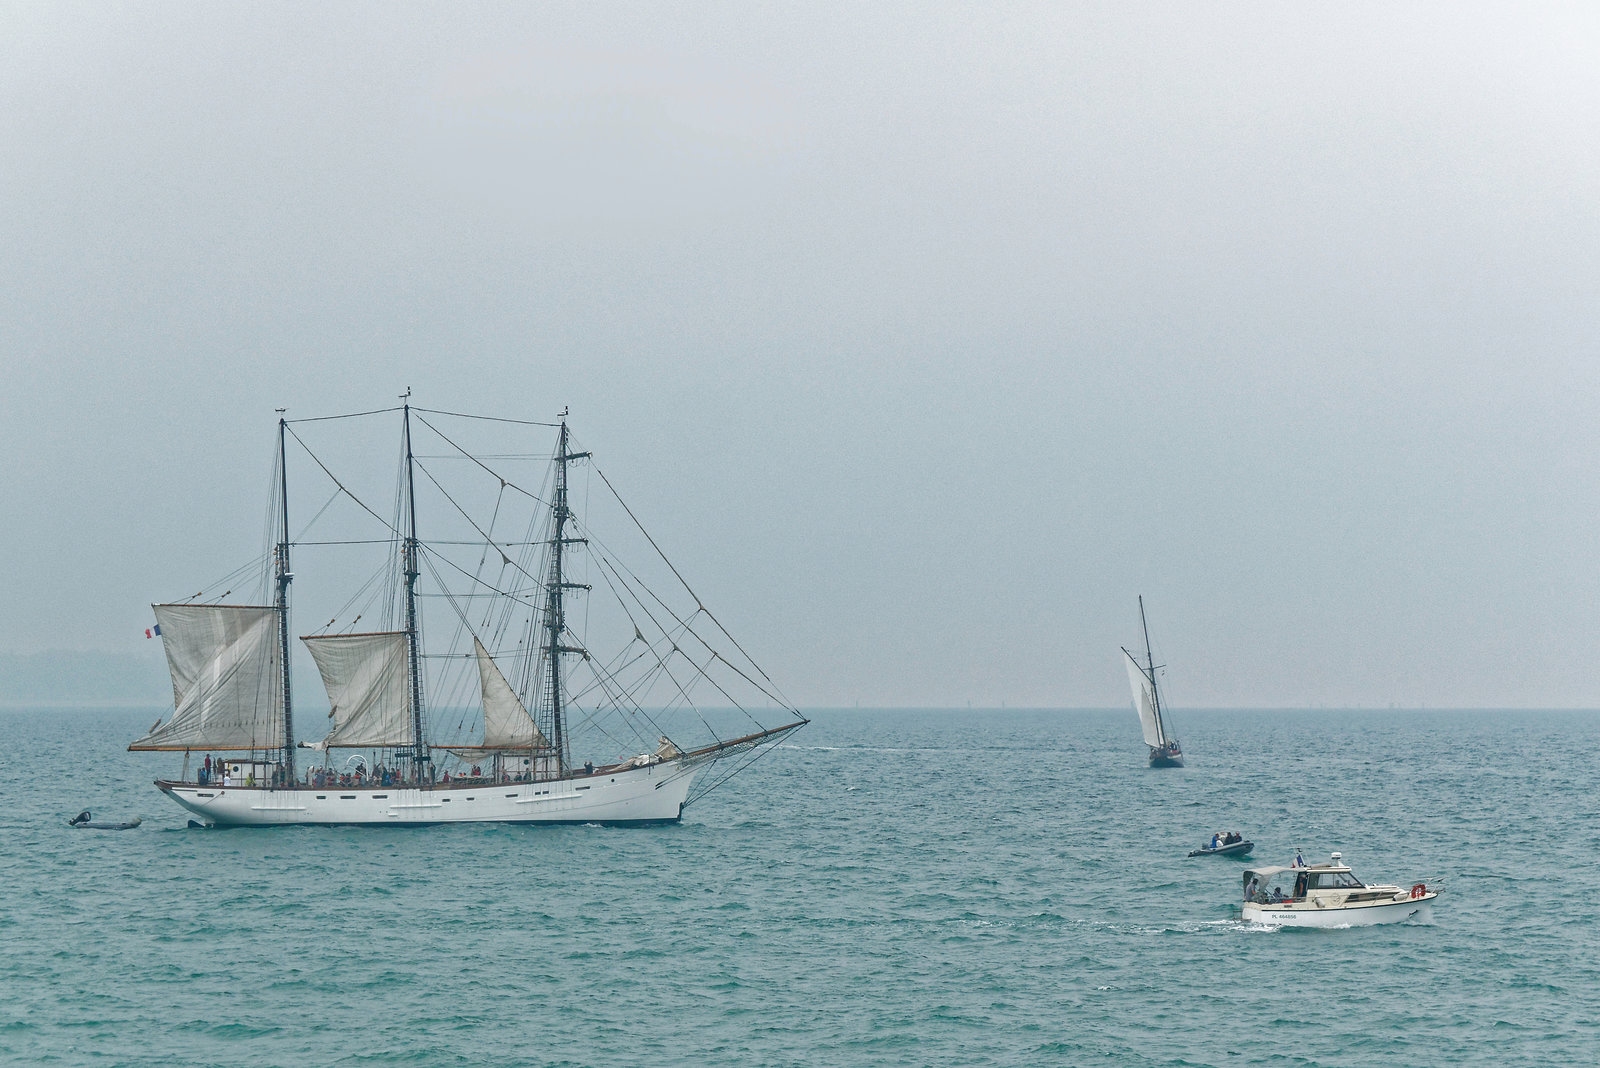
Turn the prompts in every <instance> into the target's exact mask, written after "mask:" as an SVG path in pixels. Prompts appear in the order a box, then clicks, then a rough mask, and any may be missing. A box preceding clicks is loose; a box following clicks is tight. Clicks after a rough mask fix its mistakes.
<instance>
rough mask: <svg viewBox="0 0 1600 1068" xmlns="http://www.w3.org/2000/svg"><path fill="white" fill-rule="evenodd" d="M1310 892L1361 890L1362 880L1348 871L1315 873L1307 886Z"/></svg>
mask: <svg viewBox="0 0 1600 1068" xmlns="http://www.w3.org/2000/svg"><path fill="white" fill-rule="evenodd" d="M1306 888H1307V889H1308V890H1360V889H1361V880H1360V879H1357V878H1356V877H1355V875H1353V874H1352V873H1350V872H1347V871H1324V872H1315V873H1313V874H1312V875H1311V877H1310V881H1309V882H1308V883H1307V884H1306Z"/></svg>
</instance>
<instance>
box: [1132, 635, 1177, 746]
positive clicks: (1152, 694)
mask: <svg viewBox="0 0 1600 1068" xmlns="http://www.w3.org/2000/svg"><path fill="white" fill-rule="evenodd" d="M1122 655H1123V657H1124V658H1125V659H1126V660H1127V668H1128V685H1129V686H1130V687H1132V688H1133V707H1134V710H1135V711H1137V712H1138V713H1139V726H1140V727H1141V728H1143V730H1144V743H1145V744H1146V745H1166V744H1167V740H1166V738H1164V737H1162V733H1161V714H1160V713H1159V712H1158V711H1157V710H1156V688H1155V686H1154V685H1153V684H1152V683H1151V682H1150V676H1148V675H1146V674H1145V672H1144V668H1142V667H1140V666H1139V663H1138V661H1136V660H1134V658H1133V656H1132V655H1131V654H1130V653H1129V652H1128V651H1127V650H1126V649H1124V650H1123V651H1122Z"/></svg>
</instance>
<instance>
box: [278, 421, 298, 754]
mask: <svg viewBox="0 0 1600 1068" xmlns="http://www.w3.org/2000/svg"><path fill="white" fill-rule="evenodd" d="M283 413H284V409H282V408H279V409H278V512H279V518H280V519H282V525H281V526H280V528H279V538H278V547H277V551H276V552H275V553H274V556H275V557H276V559H275V561H274V563H275V568H276V579H277V583H276V584H277V594H276V596H275V598H274V600H273V607H274V608H276V609H277V611H278V663H279V664H280V665H281V670H280V672H279V674H280V675H281V677H282V681H283V781H284V782H285V783H286V784H292V783H293V782H294V781H295V770H294V748H295V745H294V701H293V697H292V693H293V690H292V688H291V686H290V685H289V583H291V582H293V581H294V571H293V570H291V569H290V567H289V465H288V462H287V461H288V456H287V453H286V449H285V437H286V436H287V434H288V430H289V424H288V422H287V420H285V419H284V417H283Z"/></svg>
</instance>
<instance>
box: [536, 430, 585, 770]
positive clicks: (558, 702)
mask: <svg viewBox="0 0 1600 1068" xmlns="http://www.w3.org/2000/svg"><path fill="white" fill-rule="evenodd" d="M567 411H568V409H566V408H563V409H562V410H561V436H560V438H559V439H558V442H557V445H556V485H555V490H556V492H555V502H554V504H553V505H552V507H551V513H552V515H553V517H554V519H555V523H554V530H553V533H552V537H551V541H550V581H549V583H548V584H547V589H548V591H549V597H548V599H547V600H546V602H545V619H544V626H545V631H546V636H545V656H546V658H547V660H548V662H549V664H550V675H549V680H548V682H547V687H548V694H547V696H548V697H549V700H550V744H551V745H552V746H553V747H554V748H555V751H556V767H557V770H558V772H565V771H566V770H567V768H568V766H569V765H570V763H571V761H570V759H569V754H568V752H567V738H566V730H565V724H564V723H563V720H564V715H563V709H562V702H563V701H564V699H565V698H564V695H563V694H562V692H561V657H562V654H564V653H582V652H583V650H582V649H578V648H574V647H572V646H567V645H562V644H561V635H562V633H563V632H564V631H565V630H566V626H567V616H566V608H565V606H564V605H563V603H562V595H563V592H564V591H566V590H587V589H588V588H589V587H588V586H585V585H583V584H582V583H580V582H568V581H566V576H565V574H564V572H563V571H562V562H563V560H562V554H563V551H564V550H565V548H566V546H568V545H582V544H584V543H585V539H583V538H569V537H567V536H566V529H567V520H568V519H569V518H571V516H572V511H571V509H569V508H568V507H567V463H568V461H571V460H581V459H584V458H585V457H587V456H588V455H589V454H588V453H586V452H568V451H567V446H568V442H569V435H568V433H567Z"/></svg>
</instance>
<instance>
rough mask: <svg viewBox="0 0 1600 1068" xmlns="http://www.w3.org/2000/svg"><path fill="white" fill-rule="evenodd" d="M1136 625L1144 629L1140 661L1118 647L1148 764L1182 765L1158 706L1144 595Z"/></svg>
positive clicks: (1141, 598)
mask: <svg viewBox="0 0 1600 1068" xmlns="http://www.w3.org/2000/svg"><path fill="white" fill-rule="evenodd" d="M1139 626H1140V627H1142V628H1143V629H1144V663H1142V664H1141V663H1139V658H1138V657H1136V656H1134V655H1133V654H1132V653H1130V652H1129V651H1128V647H1127V646H1123V647H1122V655H1123V658H1124V661H1125V666H1126V667H1127V669H1128V685H1129V687H1130V688H1131V689H1132V690H1133V709H1134V711H1135V712H1137V713H1138V714H1139V729H1140V730H1141V731H1143V732H1144V744H1145V745H1147V746H1149V747H1150V766H1151V767H1152V768H1181V767H1183V747H1182V746H1180V745H1179V744H1178V739H1176V738H1174V737H1173V736H1172V734H1171V733H1170V732H1169V731H1168V729H1167V722H1166V719H1165V718H1164V711H1165V710H1164V709H1163V708H1162V707H1161V690H1160V687H1159V686H1157V685H1156V673H1157V672H1158V671H1159V670H1160V667H1158V666H1157V664H1156V658H1155V654H1154V653H1152V652H1151V651H1150V624H1149V623H1147V622H1146V621H1145V618H1144V597H1143V596H1141V597H1140V598H1139Z"/></svg>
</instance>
